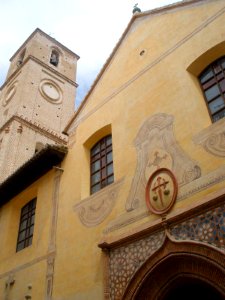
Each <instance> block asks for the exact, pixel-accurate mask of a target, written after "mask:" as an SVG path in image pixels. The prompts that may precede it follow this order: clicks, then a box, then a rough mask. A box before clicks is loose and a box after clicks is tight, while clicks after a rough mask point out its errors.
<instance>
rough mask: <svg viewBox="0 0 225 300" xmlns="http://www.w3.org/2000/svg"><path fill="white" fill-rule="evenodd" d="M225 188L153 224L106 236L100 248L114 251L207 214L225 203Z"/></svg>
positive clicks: (99, 245) (145, 224) (164, 216)
mask: <svg viewBox="0 0 225 300" xmlns="http://www.w3.org/2000/svg"><path fill="white" fill-rule="evenodd" d="M224 196H225V188H222V189H220V190H218V191H216V192H212V193H210V194H208V195H206V196H205V197H203V198H202V199H201V200H199V201H197V202H195V203H193V204H191V205H189V206H186V207H185V208H180V209H176V210H175V211H172V212H171V213H169V214H168V215H163V216H162V218H159V219H157V220H155V221H153V222H151V223H150V222H147V223H144V224H142V225H139V226H138V227H136V228H135V229H130V230H128V231H127V232H125V233H123V234H120V235H117V236H107V235H106V236H104V237H103V238H102V240H101V241H100V243H99V244H98V247H99V248H102V249H112V248H117V247H119V246H122V245H124V244H126V243H129V242H132V241H136V240H138V239H140V238H141V237H145V236H148V235H149V234H152V233H156V232H159V231H160V230H162V229H163V228H169V227H170V225H171V224H173V225H176V224H178V223H179V222H182V221H184V220H187V219H190V218H193V217H194V216H197V215H198V214H199V212H201V213H202V212H206V211H208V210H209V209H212V208H215V207H218V206H219V205H220V204H222V203H224V199H225V198H224Z"/></svg>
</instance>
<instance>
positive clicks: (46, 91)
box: [39, 79, 62, 104]
mask: <svg viewBox="0 0 225 300" xmlns="http://www.w3.org/2000/svg"><path fill="white" fill-rule="evenodd" d="M39 90H40V93H41V95H42V96H43V97H44V98H45V99H46V100H48V101H50V102H51V103H55V104H58V103H61V102H62V91H61V89H60V87H59V86H58V84H56V83H55V82H54V81H52V80H50V79H44V80H42V82H41V84H40V86H39Z"/></svg>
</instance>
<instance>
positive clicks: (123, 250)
mask: <svg viewBox="0 0 225 300" xmlns="http://www.w3.org/2000/svg"><path fill="white" fill-rule="evenodd" d="M164 239H165V234H164V233H163V232H158V233H156V234H154V235H152V236H150V237H147V238H143V239H141V240H138V241H136V242H134V243H131V244H129V245H125V246H122V247H120V248H117V249H115V250H112V251H110V257H109V261H110V262H109V273H110V274H109V289H110V299H111V300H114V299H121V296H122V295H123V293H124V291H125V288H126V286H127V284H128V282H129V280H130V279H131V277H132V276H133V275H134V273H135V272H136V271H137V270H138V269H139V268H140V266H141V265H142V264H143V263H144V262H145V261H146V260H147V259H148V258H149V257H150V256H151V255H152V254H153V253H154V252H156V251H157V250H158V249H159V248H160V247H161V246H162V244H163V242H164Z"/></svg>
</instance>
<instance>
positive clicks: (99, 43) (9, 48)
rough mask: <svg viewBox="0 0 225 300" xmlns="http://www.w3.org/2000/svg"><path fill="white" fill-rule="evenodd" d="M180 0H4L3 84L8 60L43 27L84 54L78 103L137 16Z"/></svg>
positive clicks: (0, 28) (0, 17)
mask: <svg viewBox="0 0 225 300" xmlns="http://www.w3.org/2000/svg"><path fill="white" fill-rule="evenodd" d="M137 2H138V7H140V8H141V10H142V11H146V10H150V9H153V8H156V7H160V6H164V5H168V4H170V3H173V2H178V0H140V1H135V0H134V1H133V0H95V1H94V0H0V86H1V85H2V84H3V82H4V81H5V77H6V73H7V70H8V67H9V59H10V57H11V56H12V55H13V54H14V53H15V52H16V50H17V49H18V48H19V47H20V46H21V45H22V43H23V42H24V41H25V40H26V39H27V37H28V36H29V35H30V34H31V33H32V32H33V31H34V30H35V29H36V28H37V27H38V28H40V29H41V30H43V31H44V32H46V33H47V34H49V35H51V36H52V37H53V38H55V39H56V40H58V41H59V42H60V43H62V44H63V45H65V46H66V47H68V48H69V49H71V50H72V51H73V52H75V53H76V54H78V55H79V56H80V60H79V61H78V71H77V83H78V84H79V87H78V90H77V100H76V102H77V103H80V101H81V100H82V99H83V98H84V96H85V94H86V93H87V92H88V89H89V88H90V85H91V83H92V82H93V81H94V79H95V78H96V76H97V74H98V72H99V71H100V69H101V67H102V66H103V64H104V63H105V61H106V59H107V58H108V57H109V55H110V53H111V52H112V50H113V48H114V46H115V45H116V43H117V41H118V40H119V38H120V37H121V35H122V33H123V31H124V30H125V28H126V26H127V24H128V23H129V21H130V19H131V17H132V10H133V6H134V4H135V3H137Z"/></svg>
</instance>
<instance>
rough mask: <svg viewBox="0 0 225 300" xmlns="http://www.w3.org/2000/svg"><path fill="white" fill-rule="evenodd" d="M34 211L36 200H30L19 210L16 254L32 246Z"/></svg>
mask: <svg viewBox="0 0 225 300" xmlns="http://www.w3.org/2000/svg"><path fill="white" fill-rule="evenodd" d="M35 209H36V198H35V199H33V200H31V201H30V202H29V203H27V204H26V205H25V206H24V207H23V208H22V209H21V216H20V226H19V232H18V239H17V246H16V251H17V252H18V251H20V250H22V249H24V248H26V247H28V246H30V245H31V244H32V239H33V232H34V218H35Z"/></svg>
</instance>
